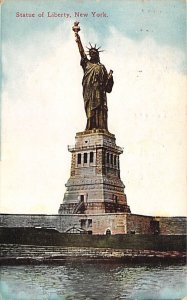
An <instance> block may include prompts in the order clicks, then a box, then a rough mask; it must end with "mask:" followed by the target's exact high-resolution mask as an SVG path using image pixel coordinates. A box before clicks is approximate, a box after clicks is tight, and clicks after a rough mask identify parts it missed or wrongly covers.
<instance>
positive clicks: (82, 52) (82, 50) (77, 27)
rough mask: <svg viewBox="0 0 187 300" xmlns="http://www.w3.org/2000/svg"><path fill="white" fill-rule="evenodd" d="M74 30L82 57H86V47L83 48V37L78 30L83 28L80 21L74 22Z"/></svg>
mask: <svg viewBox="0 0 187 300" xmlns="http://www.w3.org/2000/svg"><path fill="white" fill-rule="evenodd" d="M72 30H73V31H74V32H75V41H76V43H77V45H78V48H79V52H80V55H81V57H82V58H84V57H86V54H85V52H84V48H83V45H82V42H81V38H80V36H79V34H78V32H79V31H80V30H81V29H80V27H79V22H74V26H73V27H72Z"/></svg>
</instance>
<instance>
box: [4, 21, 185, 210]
mask: <svg viewBox="0 0 187 300" xmlns="http://www.w3.org/2000/svg"><path fill="white" fill-rule="evenodd" d="M63 26H64V27H56V30H54V31H53V32H48V33H45V35H43V34H42V33H39V32H36V33H35V34H33V39H32V41H30V42H27V43H26V44H24V43H22V44H21V43H19V44H18V45H16V44H14V43H11V42H10V41H9V42H7V43H6V44H5V45H4V48H3V50H4V58H3V67H4V68H3V69H4V76H5V80H4V85H3V105H2V118H3V123H2V162H1V165H2V177H3V180H2V186H1V199H3V201H2V202H1V206H2V210H3V211H4V212H25V213H26V212H28V213H29V212H40V213H57V210H58V207H59V205H60V203H61V202H62V199H63V193H64V191H65V188H64V184H65V183H66V181H67V179H68V177H69V172H70V160H71V157H70V153H68V151H67V145H68V144H74V136H75V133H76V132H77V131H83V130H84V128H85V123H86V118H85V113H84V107H83V100H82V88H81V80H82V70H81V67H80V65H79V60H80V58H79V53H78V50H77V46H76V44H75V41H74V37H73V34H72V33H69V35H66V36H64V35H63V32H64V31H63V30H65V32H67V30H66V29H67V26H70V24H69V23H68V22H67V23H66V25H65V24H63ZM84 32H85V30H82V31H81V36H82V37H83V41H86V42H87V41H89V40H90V41H92V40H94V39H95V40H96V42H97V34H96V33H95V31H93V30H90V31H89V32H88V33H87V36H86V37H85V36H84V35H83V33H84ZM98 44H101V43H100V41H98ZM103 48H104V49H107V51H106V52H104V53H103V54H102V56H101V60H102V62H103V63H104V64H105V65H106V67H107V69H108V70H109V69H110V68H111V69H113V70H114V80H115V85H114V90H113V92H112V93H111V94H110V95H109V96H108V106H109V129H110V131H111V132H112V133H115V134H116V137H117V144H119V145H120V146H124V147H125V151H124V152H125V153H124V154H123V155H122V157H121V177H122V180H123V181H124V183H125V185H126V191H127V197H128V201H129V204H130V206H131V210H132V212H136V213H142V214H171V215H173V214H179V215H180V214H184V209H185V205H186V204H185V195H186V183H185V178H184V175H185V162H186V157H185V154H186V152H185V149H186V146H187V145H186V142H185V129H186V123H185V122H186V121H185V96H186V87H185V77H184V75H183V73H182V72H181V71H180V68H181V64H182V62H183V59H184V57H183V54H182V52H180V51H179V50H177V49H175V48H171V47H161V46H159V45H157V44H156V42H155V41H154V40H153V39H151V38H145V39H144V40H143V41H139V42H135V41H132V40H130V39H128V38H126V37H125V36H123V35H121V34H120V33H119V32H118V31H117V30H115V29H114V28H111V33H110V36H109V37H108V39H106V40H103ZM10 66H11V68H10Z"/></svg>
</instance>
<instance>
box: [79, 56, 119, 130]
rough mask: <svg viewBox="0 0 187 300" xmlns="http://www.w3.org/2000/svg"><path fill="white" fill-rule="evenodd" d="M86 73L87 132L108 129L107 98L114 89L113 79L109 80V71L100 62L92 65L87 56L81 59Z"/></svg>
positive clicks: (84, 79)
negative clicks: (107, 94)
mask: <svg viewBox="0 0 187 300" xmlns="http://www.w3.org/2000/svg"><path fill="white" fill-rule="evenodd" d="M81 66H82V68H83V71H84V76H83V80H82V85H83V98H84V107H85V111H86V116H87V125H86V130H90V129H95V128H99V129H106V130H108V126H107V115H108V113H107V111H108V108H107V97H106V92H107V93H110V92H111V91H112V87H113V83H114V82H113V77H112V76H111V77H110V78H109V79H108V74H107V70H106V68H105V66H104V65H102V64H101V63H100V62H98V63H92V62H90V61H89V60H88V58H87V57H86V56H85V57H84V58H82V59H81Z"/></svg>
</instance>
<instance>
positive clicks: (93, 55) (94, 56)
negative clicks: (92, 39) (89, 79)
mask: <svg viewBox="0 0 187 300" xmlns="http://www.w3.org/2000/svg"><path fill="white" fill-rule="evenodd" d="M89 55H90V58H91V61H94V62H98V61H99V52H98V51H96V50H90V51H89Z"/></svg>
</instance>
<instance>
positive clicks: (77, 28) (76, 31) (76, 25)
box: [72, 21, 81, 42]
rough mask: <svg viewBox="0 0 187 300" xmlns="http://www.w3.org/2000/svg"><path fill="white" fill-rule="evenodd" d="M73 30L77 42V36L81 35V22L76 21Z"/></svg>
mask: <svg viewBox="0 0 187 300" xmlns="http://www.w3.org/2000/svg"><path fill="white" fill-rule="evenodd" d="M72 30H73V31H74V32H75V37H76V42H77V38H78V37H79V34H78V32H79V31H80V30H81V29H80V27H79V22H77V21H76V22H74V26H73V27H72Z"/></svg>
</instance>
